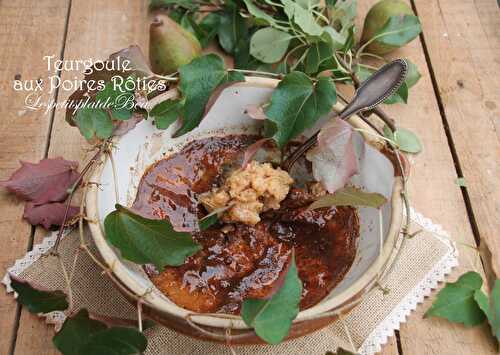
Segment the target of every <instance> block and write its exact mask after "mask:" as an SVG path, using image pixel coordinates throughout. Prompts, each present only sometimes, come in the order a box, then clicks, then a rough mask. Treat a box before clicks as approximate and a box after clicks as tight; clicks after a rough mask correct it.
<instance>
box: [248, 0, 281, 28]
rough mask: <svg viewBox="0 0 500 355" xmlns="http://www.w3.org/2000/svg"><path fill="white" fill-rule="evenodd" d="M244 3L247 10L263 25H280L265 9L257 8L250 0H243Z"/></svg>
mask: <svg viewBox="0 0 500 355" xmlns="http://www.w3.org/2000/svg"><path fill="white" fill-rule="evenodd" d="M243 2H244V3H245V5H246V7H247V9H248V12H249V13H250V14H251V15H252V16H253V17H255V18H256V19H257V20H260V22H262V23H263V24H264V25H270V26H272V27H280V26H278V24H277V23H276V20H275V19H274V18H273V17H272V16H271V15H269V14H267V13H266V12H265V11H263V10H261V9H260V8H258V7H257V6H256V5H255V4H254V3H253V2H252V0H243Z"/></svg>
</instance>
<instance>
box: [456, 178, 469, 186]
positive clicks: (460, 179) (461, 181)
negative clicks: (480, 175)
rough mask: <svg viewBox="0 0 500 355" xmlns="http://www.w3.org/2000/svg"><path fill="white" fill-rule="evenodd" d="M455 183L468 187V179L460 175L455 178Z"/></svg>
mask: <svg viewBox="0 0 500 355" xmlns="http://www.w3.org/2000/svg"><path fill="white" fill-rule="evenodd" d="M455 183H456V184H457V185H458V186H460V187H467V181H466V180H465V178H463V177H459V178H457V179H456V180H455Z"/></svg>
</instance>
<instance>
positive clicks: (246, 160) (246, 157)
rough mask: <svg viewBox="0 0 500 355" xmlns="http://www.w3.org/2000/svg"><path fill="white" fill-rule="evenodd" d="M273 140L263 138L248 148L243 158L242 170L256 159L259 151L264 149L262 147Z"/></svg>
mask: <svg viewBox="0 0 500 355" xmlns="http://www.w3.org/2000/svg"><path fill="white" fill-rule="evenodd" d="M271 139H272V138H262V139H259V140H258V141H257V142H255V143H254V144H252V145H250V146H248V148H247V149H246V150H245V155H244V156H243V162H242V163H241V168H242V169H245V168H246V167H247V165H248V163H250V161H251V160H252V158H253V157H254V155H255V154H256V153H257V152H258V151H259V149H260V148H262V146H263V145H264V144H265V143H266V142H268V141H270V140H271Z"/></svg>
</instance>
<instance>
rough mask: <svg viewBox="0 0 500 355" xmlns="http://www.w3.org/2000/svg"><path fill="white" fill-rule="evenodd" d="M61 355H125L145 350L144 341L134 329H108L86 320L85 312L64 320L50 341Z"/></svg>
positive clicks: (144, 338)
mask: <svg viewBox="0 0 500 355" xmlns="http://www.w3.org/2000/svg"><path fill="white" fill-rule="evenodd" d="M52 342H53V343H54V345H55V347H56V348H57V349H58V350H59V351H60V352H61V353H63V354H64V355H102V354H106V355H129V354H139V353H142V352H143V351H145V350H146V346H147V339H146V337H145V336H144V334H142V333H141V332H139V331H137V330H136V329H134V328H125V327H111V328H108V327H107V326H106V324H104V323H102V322H99V321H97V320H93V319H90V318H89V313H88V311H87V310H86V309H82V310H80V311H79V312H78V313H77V314H76V315H74V316H71V317H68V318H66V320H65V321H64V324H63V326H62V328H61V330H60V331H59V333H57V334H56V335H55V336H54V337H53V338H52Z"/></svg>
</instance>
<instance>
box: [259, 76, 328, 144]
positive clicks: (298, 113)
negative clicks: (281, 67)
mask: <svg viewBox="0 0 500 355" xmlns="http://www.w3.org/2000/svg"><path fill="white" fill-rule="evenodd" d="M336 100H337V94H336V90H335V85H334V84H333V82H332V80H331V79H330V78H326V77H321V78H319V79H318V81H317V83H316V84H313V82H312V81H311V79H309V77H308V76H307V75H306V74H304V73H301V72H292V73H290V74H288V75H286V76H285V77H284V78H283V80H282V81H281V82H280V83H279V84H278V86H277V87H276V89H275V90H274V92H273V94H272V96H271V103H270V104H269V106H268V107H267V109H266V116H267V117H268V118H269V121H270V122H268V123H269V124H268V126H267V128H266V135H267V136H271V137H272V138H273V139H274V140H275V141H276V143H277V144H278V146H279V147H283V146H284V145H285V144H286V143H287V142H288V141H289V140H290V139H292V138H294V137H297V136H298V135H299V134H301V133H302V132H303V131H304V130H306V129H308V128H311V127H313V126H314V124H315V123H316V122H317V121H318V119H319V118H320V117H321V116H323V115H325V114H327V113H328V112H330V110H331V109H332V106H333V105H334V104H335V102H336Z"/></svg>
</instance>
